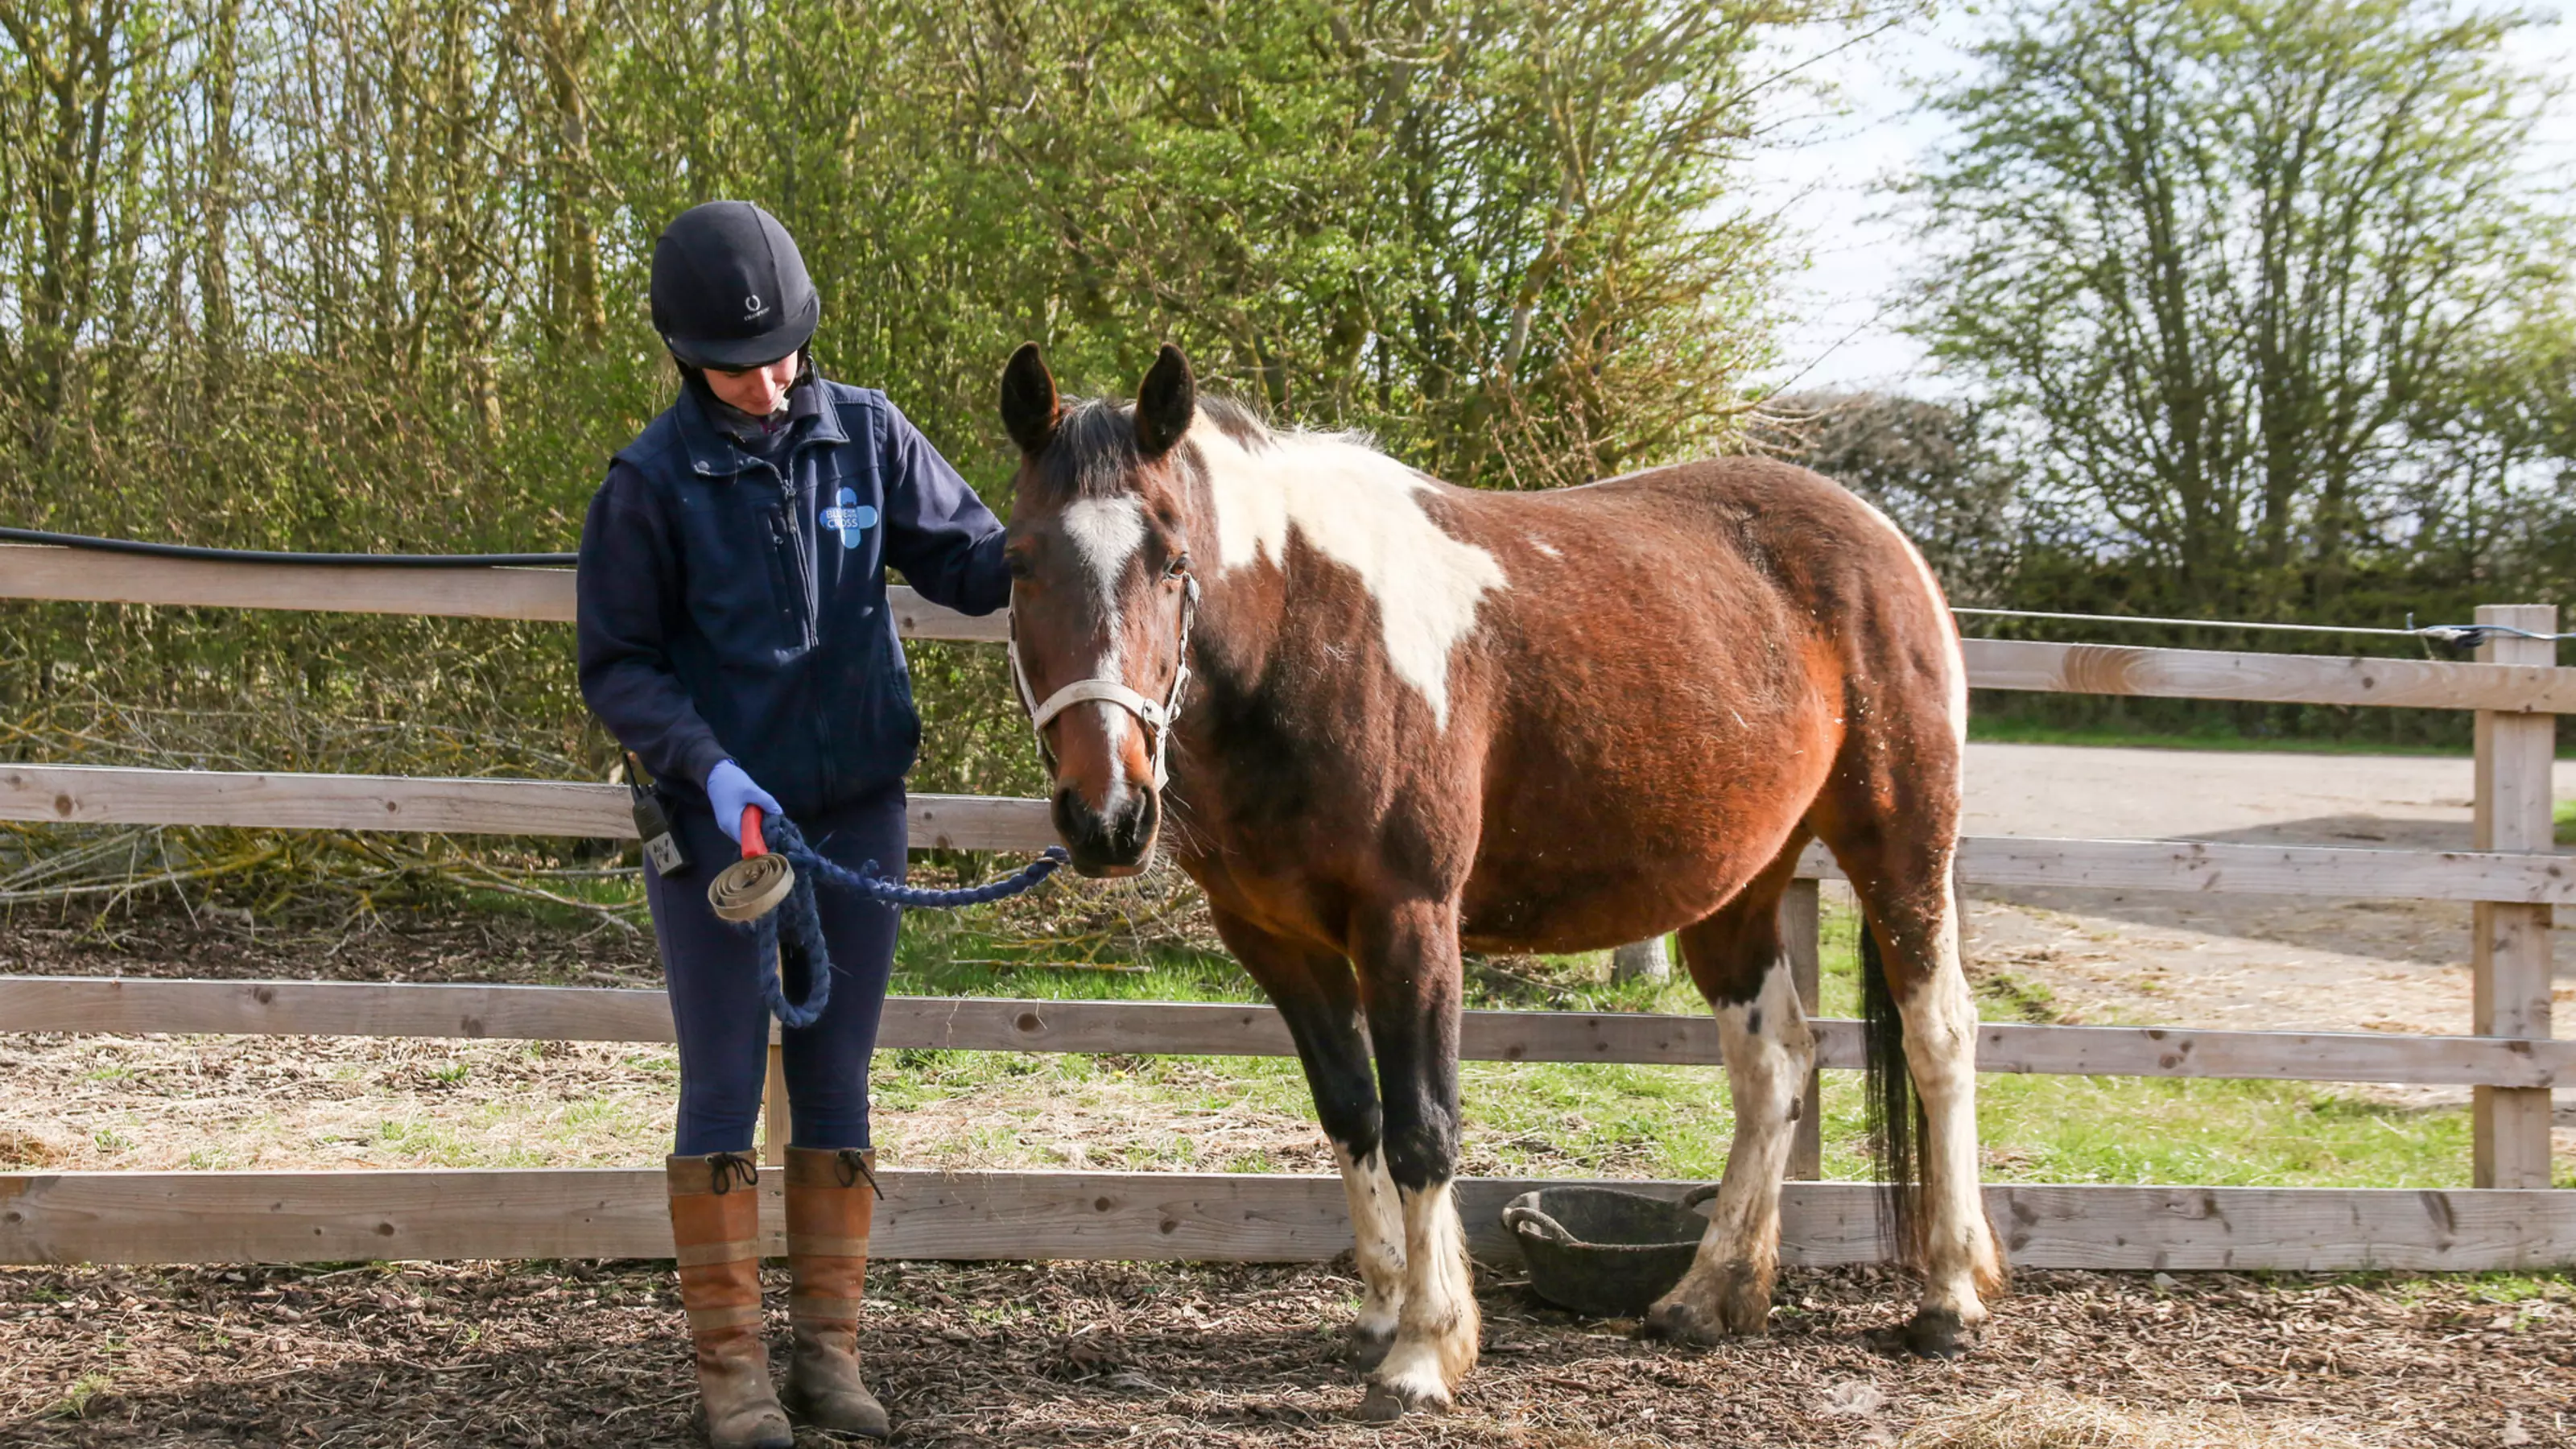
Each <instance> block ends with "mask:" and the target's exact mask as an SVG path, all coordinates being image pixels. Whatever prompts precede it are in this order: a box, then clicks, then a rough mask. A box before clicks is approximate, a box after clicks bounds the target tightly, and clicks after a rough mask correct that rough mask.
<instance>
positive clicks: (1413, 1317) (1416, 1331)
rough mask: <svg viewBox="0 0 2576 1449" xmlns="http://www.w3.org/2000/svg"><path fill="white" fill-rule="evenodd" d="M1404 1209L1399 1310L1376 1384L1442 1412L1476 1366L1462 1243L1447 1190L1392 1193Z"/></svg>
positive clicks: (1471, 1289)
mask: <svg viewBox="0 0 2576 1449" xmlns="http://www.w3.org/2000/svg"><path fill="white" fill-rule="evenodd" d="M1396 1195H1397V1197H1399V1198H1400V1199H1401V1200H1402V1202H1403V1205H1404V1280H1405V1281H1404V1307H1403V1308H1402V1310H1401V1311H1400V1312H1399V1313H1398V1314H1397V1325H1396V1334H1395V1347H1394V1348H1392V1349H1390V1350H1388V1351H1387V1355H1386V1362H1385V1363H1383V1364H1380V1365H1379V1366H1378V1371H1377V1375H1376V1377H1377V1381H1378V1382H1379V1383H1382V1384H1384V1385H1386V1386H1387V1387H1388V1388H1390V1389H1393V1390H1395V1391H1396V1392H1397V1393H1399V1394H1401V1395H1403V1396H1405V1397H1406V1398H1407V1399H1409V1400H1412V1401H1414V1402H1429V1403H1442V1404H1445V1403H1447V1402H1448V1401H1449V1395H1450V1393H1451V1391H1452V1390H1454V1389H1455V1388H1456V1387H1457V1385H1458V1381H1459V1380H1460V1379H1462V1378H1464V1377H1466V1374H1467V1370H1468V1369H1470V1368H1472V1367H1474V1366H1475V1362H1476V1350H1477V1346H1478V1345H1477V1337H1478V1332H1479V1329H1480V1328H1481V1326H1482V1318H1481V1315H1479V1314H1478V1312H1477V1310H1476V1293H1475V1284H1474V1281H1473V1280H1472V1279H1471V1278H1470V1277H1469V1275H1468V1269H1467V1236H1466V1231H1465V1230H1464V1229H1463V1228H1462V1227H1460V1225H1459V1222H1458V1207H1457V1204H1456V1203H1454V1202H1452V1201H1451V1200H1450V1195H1449V1184H1448V1183H1445V1182H1444V1183H1440V1184H1438V1185H1437V1186H1434V1187H1429V1188H1426V1189H1424V1190H1423V1191H1421V1192H1409V1191H1406V1190H1404V1189H1401V1188H1399V1189H1397V1193H1396Z"/></svg>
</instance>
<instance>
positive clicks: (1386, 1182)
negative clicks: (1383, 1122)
mask: <svg viewBox="0 0 2576 1449" xmlns="http://www.w3.org/2000/svg"><path fill="white" fill-rule="evenodd" d="M1333 1164H1334V1166H1336V1167H1339V1168H1340V1169H1341V1171H1342V1195H1343V1196H1344V1197H1345V1198H1347V1199H1349V1201H1350V1208H1351V1238H1352V1241H1353V1242H1354V1244H1355V1245H1356V1248H1355V1251H1354V1253H1353V1257H1355V1258H1356V1259H1357V1260H1358V1262H1359V1269H1360V1281H1361V1282H1363V1283H1365V1284H1367V1285H1368V1296H1367V1297H1365V1298H1363V1299H1362V1300H1361V1301H1360V1317H1359V1324H1358V1327H1359V1330H1360V1332H1362V1333H1364V1334H1367V1335H1368V1336H1370V1337H1372V1338H1386V1337H1389V1336H1390V1335H1392V1334H1393V1333H1394V1332H1395V1324H1396V1315H1397V1313H1398V1312H1399V1310H1401V1308H1402V1307H1403V1304H1404V1212H1403V1209H1402V1208H1401V1207H1400V1206H1399V1205H1398V1203H1397V1201H1396V1192H1395V1179H1394V1178H1392V1177H1389V1176H1387V1171H1386V1150H1385V1149H1384V1148H1378V1149H1375V1150H1372V1151H1371V1152H1370V1153H1369V1155H1368V1156H1366V1157H1364V1158H1361V1159H1359V1160H1358V1161H1356V1162H1355V1161H1353V1160H1352V1159H1351V1154H1350V1150H1349V1149H1348V1148H1345V1147H1344V1146H1342V1144H1340V1143H1338V1142H1336V1143H1334V1144H1333Z"/></svg>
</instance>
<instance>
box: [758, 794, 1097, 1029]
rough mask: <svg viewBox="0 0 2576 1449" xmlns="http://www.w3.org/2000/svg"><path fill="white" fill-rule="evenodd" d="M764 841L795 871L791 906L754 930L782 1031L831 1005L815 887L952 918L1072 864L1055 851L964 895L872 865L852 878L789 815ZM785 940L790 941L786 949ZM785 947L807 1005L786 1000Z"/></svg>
mask: <svg viewBox="0 0 2576 1449" xmlns="http://www.w3.org/2000/svg"><path fill="white" fill-rule="evenodd" d="M763 834H764V835H765V836H766V837H767V839H768V841H769V848H770V849H771V850H773V851H776V852H777V853H778V854H780V855H783V856H785V857H787V862H788V864H790V865H793V866H795V867H796V880H795V883H794V884H793V885H792V886H790V887H789V888H788V892H787V899H785V900H783V901H781V902H779V903H778V909H776V910H774V911H771V912H770V913H769V914H768V915H765V916H763V917H761V918H760V919H759V920H757V921H754V922H752V923H751V929H752V930H753V931H754V932H755V933H756V934H757V936H758V939H759V942H760V948H759V950H760V960H761V976H760V995H761V999H762V1000H764V1001H766V1002H767V1003H768V1004H769V1014H770V1015H772V1016H775V1017H777V1018H778V1023H779V1025H781V1026H787V1027H806V1026H812V1025H813V1024H814V1023H815V1022H816V1021H818V1020H820V1019H821V1018H822V1015H823V1008H825V1007H827V1006H829V1005H831V1003H832V953H831V951H830V950H829V949H828V948H826V947H825V946H824V944H823V915H822V912H821V911H820V910H819V909H817V908H816V905H815V901H814V883H815V882H816V881H818V880H819V881H829V882H831V883H832V884H833V885H834V886H836V887H838V888H840V889H842V890H854V891H858V892H859V893H861V894H863V895H867V896H871V897H873V898H875V899H876V900H878V901H881V902H883V903H884V904H886V905H888V906H892V907H897V908H901V907H907V906H908V907H913V908H916V909H919V908H923V907H928V908H931V909H936V910H953V909H955V908H957V907H959V906H980V905H984V904H986V903H987V902H991V901H998V900H1003V899H1007V898H1008V897H1011V896H1015V895H1018V894H1020V893H1021V892H1023V891H1028V890H1033V889H1035V888H1036V887H1037V886H1038V885H1039V884H1040V883H1042V882H1044V881H1045V880H1046V878H1047V877H1048V876H1051V875H1053V874H1055V872H1056V868H1057V867H1058V866H1061V865H1063V864H1065V863H1066V861H1067V860H1068V859H1069V857H1068V856H1066V854H1065V851H1064V847H1063V846H1061V845H1050V846H1048V847H1047V848H1046V853H1045V854H1044V855H1041V856H1039V857H1038V858H1037V859H1035V860H1033V861H1030V862H1029V863H1028V864H1027V865H1026V866H1024V867H1022V868H1021V869H1020V870H1019V871H1018V872H1017V873H1015V874H1012V875H1007V876H1004V877H1002V878H1001V879H1000V880H996V881H987V882H985V883H984V884H982V885H979V886H966V887H963V888H961V889H958V890H944V891H943V890H928V889H925V888H923V887H920V886H908V885H905V884H903V883H902V882H901V881H896V880H890V879H888V878H887V877H885V876H882V875H879V874H878V873H877V863H876V862H875V861H873V860H872V861H869V862H868V863H867V864H865V865H864V866H862V867H860V868H859V869H857V870H852V869H850V868H849V867H848V866H845V865H842V864H840V863H839V862H837V861H831V860H826V859H824V858H823V857H822V856H821V855H819V854H817V853H816V852H815V850H814V847H812V846H810V845H808V844H806V843H805V835H804V832H802V831H800V830H798V829H797V828H796V826H795V824H794V823H793V822H792V821H790V820H788V819H787V818H786V817H785V816H783V815H773V816H771V817H770V819H769V822H768V824H767V826H766V827H765V828H764V830H763ZM781 932H784V933H785V939H784V941H783V942H782V941H781V938H780V933H781ZM782 944H783V946H784V947H785V952H786V955H787V956H792V957H793V958H795V959H796V960H798V961H799V962H800V963H801V964H802V965H803V966H804V968H805V977H806V985H805V996H804V999H802V1000H800V1001H790V1000H788V999H787V985H786V983H785V982H784V981H782V980H780V979H779V969H778V968H779V963H780V961H781V959H782V956H781V949H780V948H781V946H782Z"/></svg>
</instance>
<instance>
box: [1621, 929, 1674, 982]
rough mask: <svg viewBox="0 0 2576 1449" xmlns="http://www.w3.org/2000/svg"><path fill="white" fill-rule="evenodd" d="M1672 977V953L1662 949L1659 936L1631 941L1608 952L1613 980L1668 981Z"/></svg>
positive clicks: (1662, 941) (1661, 938)
mask: <svg viewBox="0 0 2576 1449" xmlns="http://www.w3.org/2000/svg"><path fill="white" fill-rule="evenodd" d="M1672 977H1673V958H1672V954H1671V953H1670V952H1668V951H1666V950H1665V949H1664V938H1663V937H1661V936H1650V937H1648V938H1646V939H1645V940H1643V941H1631V942H1629V943H1628V944H1627V945H1625V946H1622V947H1620V948H1619V949H1618V950H1616V951H1613V952H1611V953H1610V979H1611V980H1613V981H1670V980H1671V979H1672Z"/></svg>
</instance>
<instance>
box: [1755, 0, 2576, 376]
mask: <svg viewBox="0 0 2576 1449" xmlns="http://www.w3.org/2000/svg"><path fill="white" fill-rule="evenodd" d="M2526 8H2527V9H2528V10H2530V11H2531V12H2532V13H2533V14H2536V15H2543V16H2553V17H2555V18H2556V22H2557V23H2555V24H2554V25H2551V26H2549V27H2548V28H2545V29H2540V30H2537V31H2533V32H2528V33H2526V34H2525V36H2524V37H2523V40H2522V53H2521V54H2519V55H2518V56H2517V57H2516V59H2518V60H2520V61H2521V62H2522V63H2524V64H2525V65H2528V66H2531V67H2533V68H2536V69H2546V70H2548V71H2550V72H2552V73H2554V74H2556V75H2557V76H2559V77H2560V78H2561V79H2562V80H2566V81H2568V82H2570V83H2571V85H2576V23H2571V16H2576V0H2570V3H2566V4H2547V3H2540V4H2530V5H2527V6H2526ZM1992 24H1993V22H1992V20H1991V19H1987V18H1981V17H1980V16H1979V15H1978V14H1977V13H1976V11H1975V9H1974V8H1973V7H1970V6H1966V5H1961V4H1957V3H1955V0H1947V3H1943V4H1942V5H1941V6H1940V7H1939V13H1938V14H1936V15H1934V16H1929V17H1917V18H1914V19H1910V20H1908V21H1906V22H1905V23H1903V24H1901V25H1898V26H1895V27H1893V28H1891V29H1889V30H1886V31H1884V32H1881V33H1878V34H1876V35H1874V36H1869V37H1865V38H1858V39H1855V37H1854V35H1853V33H1852V32H1851V31H1849V30H1846V29H1844V28H1843V27H1840V26H1806V27H1800V28H1798V29H1797V30H1795V31H1792V32H1790V33H1788V34H1787V35H1786V36H1784V37H1783V38H1782V39H1781V40H1780V41H1778V42H1776V43H1775V45H1774V56H1773V58H1774V60H1775V61H1776V62H1777V66H1778V68H1780V69H1783V70H1788V71H1791V72H1792V73H1794V74H1797V75H1799V76H1801V77H1806V78H1812V79H1815V80H1818V81H1822V82H1824V83H1826V84H1827V85H1828V86H1829V87H1830V88H1831V89H1832V91H1833V93H1834V95H1833V99H1832V100H1831V101H1823V100H1819V99H1818V98H1817V97H1815V96H1813V95H1811V94H1804V93H1801V92H1799V91H1797V90H1794V89H1789V88H1783V89H1780V90H1778V91H1775V92H1774V94H1773V97H1772V99H1771V100H1770V102H1769V103H1768V108H1767V110H1766V112H1765V117H1764V119H1765V124H1766V126H1767V127H1769V128H1772V134H1773V135H1774V136H1776V137H1777V138H1778V141H1779V144H1776V145H1774V146H1771V147H1769V148H1767V149H1766V150H1764V151H1762V152H1760V153H1757V156H1756V159H1755V161H1754V163H1753V166H1752V173H1751V181H1752V188H1751V196H1752V202H1753V205H1754V206H1755V208H1756V209H1757V210H1758V211H1761V212H1764V213H1776V214H1777V215H1778V216H1779V217H1780V218H1781V220H1782V222H1783V223H1784V224H1785V225H1786V227H1787V229H1788V231H1789V235H1790V242H1791V253H1792V255H1793V256H1795V255H1798V254H1800V253H1803V254H1804V256H1805V257H1806V259H1807V264H1806V266H1805V268H1804V269H1803V270H1793V271H1792V272H1791V273H1790V275H1789V277H1788V278H1787V285H1786V287H1785V289H1784V292H1785V295H1784V298H1783V305H1784V310H1785V311H1786V314H1787V325H1786V326H1785V327H1784V329H1783V331H1782V348H1781V360H1780V364H1779V365H1778V366H1776V367H1775V368H1773V369H1772V370H1771V371H1770V372H1769V373H1768V374H1766V375H1765V377H1764V378H1763V381H1765V382H1766V383H1777V384H1781V385H1785V386H1789V387H1792V388H1798V389H1806V388H1824V387H1833V388H1885V389H1891V390H1903V391H1909V392H1914V393H1917V394H1924V395H1935V396H1937V395H1940V394H1943V393H1949V392H1955V391H1957V390H1959V385H1958V384H1956V383H1954V382H1950V381H1948V380H1945V379H1943V378H1941V377H1939V376H1937V375H1935V373H1934V372H1933V370H1932V369H1931V367H1930V366H1929V364H1928V362H1927V360H1926V359H1925V357H1924V354H1923V349H1922V348H1921V347H1920V346H1918V345H1916V343H1915V342H1914V341H1913V340H1912V339H1910V338H1908V337H1906V336H1904V335H1903V334H1902V333H1901V332H1900V331H1898V322H1899V320H1900V319H1899V318H1898V317H1897V316H1896V314H1895V310H1894V303H1895V301H1896V299H1897V297H1898V295H1899V290H1900V287H1901V285H1902V283H1903V280H1904V278H1905V275H1906V271H1907V255H1908V242H1907V237H1906V225H1905V222H1904V219H1903V217H1902V215H1901V214H1900V213H1899V211H1898V204H1899V203H1898V199H1897V198H1896V196H1895V195H1894V193H1893V191H1892V189H1891V187H1890V184H1889V183H1890V182H1891V181H1893V180H1895V179H1897V178H1900V177H1902V176H1904V175H1905V174H1907V173H1908V172H1909V171H1910V170H1911V169H1912V168H1913V167H1914V166H1916V165H1917V164H1918V163H1919V161H1920V160H1921V158H1923V157H1925V156H1927V155H1929V154H1931V153H1933V152H1935V151H1936V150H1937V149H1938V148H1939V147H1940V146H1941V145H1942V144H1943V143H1944V142H1945V141H1946V140H1947V139H1948V135H1949V128H1948V127H1947V126H1946V125H1945V124H1943V123H1942V122H1941V121H1940V120H1939V118H1937V117H1933V116H1929V115H1925V114H1923V113H1922V112H1921V110H1920V108H1919V107H1918V106H1917V105H1916V96H1917V95H1918V94H1920V91H1921V88H1922V87H1924V86H1925V85H1927V84H1928V85H1934V86H1938V85H1941V84H1943V83H1945V82H1947V81H1949V80H1952V79H1955V78H1957V77H1959V76H1961V75H1962V74H1964V73H1965V72H1966V71H1967V69H1968V68H1969V58H1968V56H1967V54H1966V51H1965V47H1966V46H1967V45H1968V44H1970V43H1972V42H1973V41H1974V40H1975V39H1976V38H1978V37H1979V36H1980V35H1982V34H1985V33H1987V31H1988V29H1989V28H1990V27H1991V26H1992ZM2543 151H2544V158H2545V159H2550V160H2556V161H2560V162H2565V163H2570V164H2576V104H2571V105H2569V106H2566V107H2562V108H2561V111H2560V113H2559V114H2558V115H2557V116H2555V117H2554V118H2553V119H2552V120H2551V122H2550V123H2549V124H2548V125H2547V127H2546V128H2545V130H2544V133H2543Z"/></svg>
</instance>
